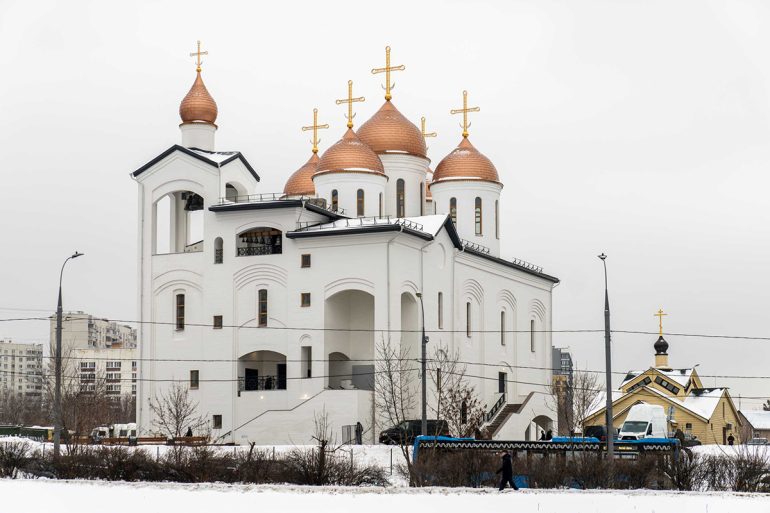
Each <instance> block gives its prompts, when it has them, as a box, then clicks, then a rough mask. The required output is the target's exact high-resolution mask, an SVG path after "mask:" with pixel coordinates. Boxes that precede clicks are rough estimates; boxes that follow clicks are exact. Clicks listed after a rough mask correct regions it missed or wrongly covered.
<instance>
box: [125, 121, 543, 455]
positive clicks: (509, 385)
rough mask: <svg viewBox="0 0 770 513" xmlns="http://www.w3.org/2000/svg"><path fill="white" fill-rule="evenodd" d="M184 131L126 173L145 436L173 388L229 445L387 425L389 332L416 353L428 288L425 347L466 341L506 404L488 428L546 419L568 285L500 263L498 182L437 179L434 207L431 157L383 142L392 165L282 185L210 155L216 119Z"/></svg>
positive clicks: (458, 347)
mask: <svg viewBox="0 0 770 513" xmlns="http://www.w3.org/2000/svg"><path fill="white" fill-rule="evenodd" d="M190 130H191V129H190V128H189V127H187V126H186V125H182V133H183V138H182V141H183V145H182V146H172V147H171V148H169V149H168V150H167V151H166V152H164V153H162V154H161V155H160V156H158V157H157V158H155V159H153V160H152V161H150V162H149V163H148V164H146V165H145V166H143V167H142V168H140V169H138V170H136V171H135V172H134V173H133V174H132V177H133V178H134V180H135V181H136V182H137V184H138V188H139V204H138V208H139V211H138V222H139V255H138V258H139V276H140V282H139V312H140V319H139V320H140V328H139V329H140V334H139V335H140V336H139V341H140V343H139V353H140V354H139V358H138V360H139V364H140V365H139V373H140V379H139V380H138V390H137V392H138V397H137V423H138V425H139V431H140V433H141V434H148V433H152V432H153V418H152V412H151V411H150V408H149V405H150V401H151V400H153V398H155V397H159V396H161V395H163V394H164V392H165V391H166V390H168V388H169V387H170V386H171V383H173V382H178V383H182V384H184V385H185V386H187V387H188V388H189V390H190V395H191V397H192V400H193V401H195V402H196V403H197V404H198V407H199V413H200V414H201V415H204V416H205V417H207V418H208V419H209V427H210V429H211V433H212V435H213V436H214V438H217V439H219V441H221V442H234V443H237V444H241V443H247V442H252V441H254V442H258V443H275V444H281V443H308V442H310V441H311V437H312V435H313V431H314V423H313V418H314V415H317V414H320V413H321V412H322V411H325V412H326V414H327V415H329V420H330V421H331V423H332V425H333V426H334V427H335V428H337V429H339V428H341V427H342V426H345V425H352V424H356V422H361V423H362V424H363V426H364V428H365V433H364V439H365V440H366V441H368V442H375V441H376V440H377V436H378V434H379V431H380V429H382V428H384V427H388V426H383V425H382V424H381V422H379V421H378V419H377V416H376V414H375V409H374V404H373V403H374V401H373V398H374V393H373V370H374V368H375V363H376V362H375V358H376V346H377V344H378V343H380V342H382V341H385V340H389V341H390V342H391V343H392V344H394V345H401V346H403V347H405V348H407V349H408V350H409V354H410V355H412V356H414V357H415V358H417V357H418V355H419V350H420V335H419V331H420V329H421V327H422V321H421V305H420V299H419V298H418V293H421V294H422V302H423V305H422V306H424V322H425V330H426V332H427V334H428V335H429V337H430V345H429V353H431V354H432V353H433V352H434V351H435V350H437V349H445V350H447V351H452V352H454V351H457V352H459V355H460V360H461V361H462V362H464V363H465V365H466V367H467V370H468V372H467V373H468V375H469V376H472V378H470V379H471V382H472V385H473V386H474V387H475V389H476V391H477V392H478V394H479V396H480V398H481V400H482V401H483V402H484V403H485V404H486V405H487V407H488V408H490V409H491V408H492V406H493V405H496V404H497V405H498V406H500V408H498V409H495V411H499V412H500V413H498V414H497V415H495V416H493V418H492V419H491V422H490V425H492V424H493V423H494V422H495V421H496V422H497V424H496V426H495V429H496V431H495V437H497V438H500V437H505V438H511V439H524V438H535V437H536V434H537V432H538V431H537V428H538V427H539V428H540V429H547V428H550V427H552V424H553V417H554V416H555V415H554V413H553V412H551V411H550V410H549V408H548V407H547V405H546V403H545V395H544V392H547V391H548V390H549V388H550V383H551V373H550V365H551V362H550V358H551V334H550V329H551V316H552V301H551V298H552V289H553V286H554V285H555V284H556V283H558V280H557V279H556V278H553V277H551V276H549V275H547V274H544V273H543V272H542V270H541V269H539V268H536V267H535V266H531V265H529V264H526V263H523V262H519V261H510V260H503V259H501V258H499V256H498V255H499V230H496V229H495V227H496V226H497V225H498V222H499V221H498V220H497V219H496V214H497V212H498V211H499V210H498V209H497V208H496V205H497V203H498V201H499V198H500V192H501V189H502V185H501V184H500V183H497V182H495V181H491V182H490V181H484V179H481V180H476V181H475V182H461V181H452V182H450V181H446V182H441V183H434V184H433V185H432V188H431V191H432V195H433V201H432V202H429V201H427V198H426V194H427V190H426V183H427V181H428V180H429V179H430V171H429V169H428V164H429V160H428V159H427V158H424V157H418V156H414V155H410V154H406V153H398V152H391V151H386V152H380V153H379V154H378V156H379V158H380V160H381V162H382V164H383V167H384V174H381V173H379V172H378V173H368V172H367V173H362V172H319V173H317V174H316V175H314V176H313V182H314V184H315V188H316V196H317V198H318V200H314V199H310V200H308V199H307V198H304V197H303V198H297V197H291V196H285V195H283V194H271V193H269V191H261V190H260V188H259V178H258V176H257V174H256V172H254V170H253V169H252V167H251V166H250V165H249V164H248V162H247V161H246V160H245V158H243V156H242V155H241V154H240V153H238V152H216V151H214V150H213V134H214V127H213V125H211V128H210V129H209V131H208V132H207V134H208V135H210V136H211V137H210V140H207V142H208V143H210V145H209V146H207V147H206V148H205V149H206V150H208V151H203V149H201V148H199V147H193V146H192V142H193V141H194V138H193V135H192V134H191V132H190ZM196 144H197V143H196ZM349 155H350V154H348V156H349ZM290 160H295V159H290ZM322 160H323V157H322ZM358 167H359V166H356V165H355V162H354V163H350V162H348V161H347V160H346V161H345V169H346V170H356V169H357V168H358ZM361 169H369V168H364V167H361ZM399 183H403V193H400V192H399ZM359 189H360V190H362V191H363V192H364V198H365V203H364V205H363V206H362V207H361V205H360V204H359V202H358V201H357V191H358V190H359ZM332 191H337V203H338V204H337V207H338V208H341V209H344V215H341V214H340V213H339V211H338V209H335V208H332ZM380 195H382V201H380V199H379V198H380ZM399 195H401V198H399ZM450 197H456V198H457V199H458V207H459V209H458V212H457V220H456V225H455V224H454V223H452V221H451V220H450V217H449V215H448V214H449V209H448V206H449V203H448V202H449V198H450ZM476 197H480V198H481V199H482V203H483V209H484V210H483V212H484V218H483V223H484V226H483V230H482V231H481V232H479V230H478V229H477V226H476V224H475V223H476V217H475V212H474V208H475V207H474V203H473V202H474V198H476ZM319 200H324V201H319ZM399 201H400V202H402V203H403V215H399V214H400V213H399V212H398V210H399V208H400V204H399ZM427 205H429V206H430V209H431V211H430V212H426V206H427ZM434 208H435V212H436V214H434V212H433V211H432V210H433V209H434ZM361 210H362V211H361ZM466 241H467V242H466ZM431 396H432V394H430V392H429V397H431ZM416 403H419V401H416ZM413 415H414V417H413V418H419V412H418V411H414V412H413ZM378 424H379V425H378Z"/></svg>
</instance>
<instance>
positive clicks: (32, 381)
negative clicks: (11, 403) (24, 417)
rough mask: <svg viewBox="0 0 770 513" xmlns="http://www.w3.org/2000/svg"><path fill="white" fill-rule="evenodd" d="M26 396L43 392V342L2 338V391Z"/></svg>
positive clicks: (0, 348)
mask: <svg viewBox="0 0 770 513" xmlns="http://www.w3.org/2000/svg"><path fill="white" fill-rule="evenodd" d="M7 392H15V393H16V394H19V395H24V396H25V397H40V396H41V395H42V393H43V344H22V343H18V342H11V341H10V340H0V393H7Z"/></svg>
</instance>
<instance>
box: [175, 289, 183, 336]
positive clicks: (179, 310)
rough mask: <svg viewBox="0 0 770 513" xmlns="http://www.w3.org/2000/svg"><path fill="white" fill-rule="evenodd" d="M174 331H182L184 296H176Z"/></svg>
mask: <svg viewBox="0 0 770 513" xmlns="http://www.w3.org/2000/svg"><path fill="white" fill-rule="evenodd" d="M176 329H177V331H181V330H183V329H184V294H177V295H176Z"/></svg>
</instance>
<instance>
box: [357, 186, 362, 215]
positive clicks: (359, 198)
mask: <svg viewBox="0 0 770 513" xmlns="http://www.w3.org/2000/svg"><path fill="white" fill-rule="evenodd" d="M356 215H357V216H358V217H363V215H364V190H363V189H358V191H357V192H356Z"/></svg>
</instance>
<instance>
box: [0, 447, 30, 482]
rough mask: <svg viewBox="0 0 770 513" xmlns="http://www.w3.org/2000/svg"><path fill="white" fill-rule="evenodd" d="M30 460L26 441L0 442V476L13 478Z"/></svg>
mask: <svg viewBox="0 0 770 513" xmlns="http://www.w3.org/2000/svg"><path fill="white" fill-rule="evenodd" d="M29 460H30V446H29V443H27V442H0V477H10V478H13V479H15V478H16V476H17V475H18V473H19V471H20V470H22V469H23V468H24V467H26V466H27V464H28V463H29Z"/></svg>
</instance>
